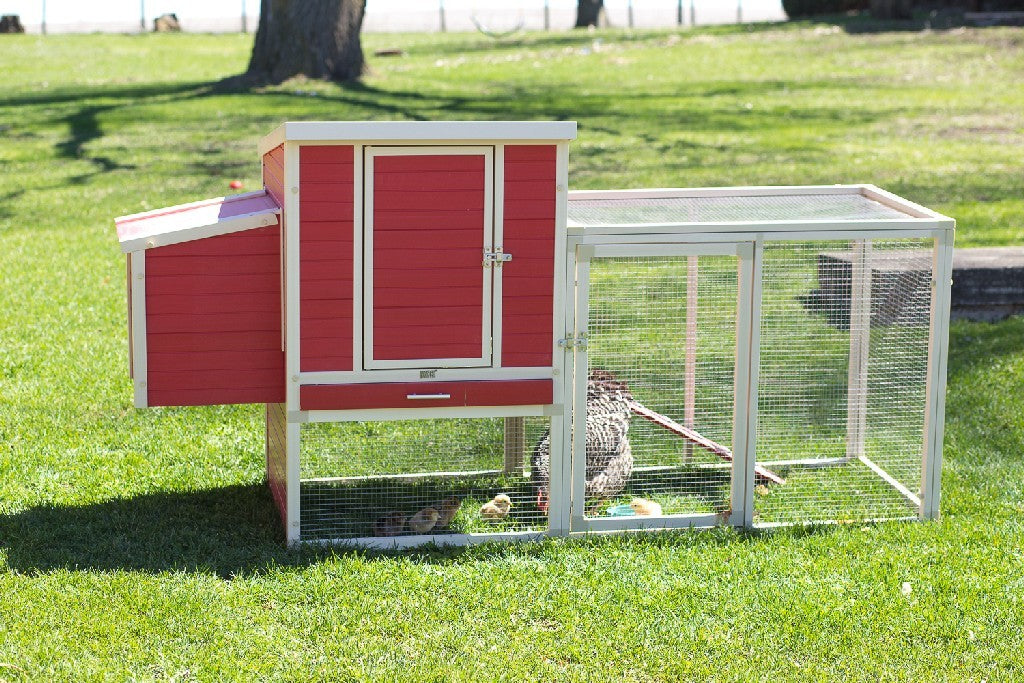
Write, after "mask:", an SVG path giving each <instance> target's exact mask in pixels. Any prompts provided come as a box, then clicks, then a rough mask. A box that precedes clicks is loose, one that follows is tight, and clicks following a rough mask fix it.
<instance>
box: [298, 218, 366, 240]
mask: <svg viewBox="0 0 1024 683" xmlns="http://www.w3.org/2000/svg"><path fill="white" fill-rule="evenodd" d="M300 238H301V239H302V241H303V242H306V241H324V242H328V241H341V242H347V243H349V244H351V243H352V241H353V228H352V221H350V220H349V221H304V222H303V223H302V230H301V232H300Z"/></svg>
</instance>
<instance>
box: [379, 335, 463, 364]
mask: <svg viewBox="0 0 1024 683" xmlns="http://www.w3.org/2000/svg"><path fill="white" fill-rule="evenodd" d="M376 344H377V340H376V339H374V351H373V353H374V358H375V359H376V360H423V361H425V362H427V363H429V362H430V361H431V360H442V359H445V358H479V357H480V351H481V347H480V339H479V338H478V339H477V340H476V346H475V347H471V348H472V350H470V346H469V345H468V344H465V343H463V344H417V345H416V347H415V351H410V350H409V349H410V347H409V343H408V342H407V341H405V340H400V344H399V345H398V346H383V347H379V348H378V347H377V346H376Z"/></svg>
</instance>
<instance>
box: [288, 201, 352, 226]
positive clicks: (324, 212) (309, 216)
mask: <svg viewBox="0 0 1024 683" xmlns="http://www.w3.org/2000/svg"><path fill="white" fill-rule="evenodd" d="M299 220H300V221H302V222H303V223H304V222H306V221H342V222H348V223H351V222H352V204H344V203H341V202H313V201H305V200H300V201H299Z"/></svg>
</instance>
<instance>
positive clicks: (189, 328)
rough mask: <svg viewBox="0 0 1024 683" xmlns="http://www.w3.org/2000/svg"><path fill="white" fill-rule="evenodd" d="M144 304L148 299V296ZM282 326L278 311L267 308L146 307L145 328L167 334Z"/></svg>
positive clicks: (249, 330)
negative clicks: (196, 309)
mask: <svg viewBox="0 0 1024 683" xmlns="http://www.w3.org/2000/svg"><path fill="white" fill-rule="evenodd" d="M146 304H147V308H149V301H148V298H147V302H146ZM279 329H281V319H280V316H279V315H276V314H274V315H269V314H268V313H267V312H266V311H256V312H245V313H238V312H235V313H203V314H197V313H189V314H184V315H182V314H176V313H157V312H151V311H147V313H146V332H147V333H152V334H166V333H176V332H203V333H206V334H215V333H217V332H238V331H247V332H264V331H269V330H279Z"/></svg>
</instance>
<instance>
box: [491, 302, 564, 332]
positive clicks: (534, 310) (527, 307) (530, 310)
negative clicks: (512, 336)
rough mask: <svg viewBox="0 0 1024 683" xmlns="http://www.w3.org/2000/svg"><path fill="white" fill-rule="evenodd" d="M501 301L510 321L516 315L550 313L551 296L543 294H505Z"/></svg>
mask: <svg viewBox="0 0 1024 683" xmlns="http://www.w3.org/2000/svg"><path fill="white" fill-rule="evenodd" d="M501 302H502V306H503V307H504V311H505V313H506V314H507V315H508V316H509V321H510V322H512V318H514V317H516V316H517V315H545V314H548V313H550V312H551V310H552V308H553V306H552V304H551V298H550V297H544V296H522V297H515V296H507V297H504V298H503V299H502V301H501ZM503 320H504V318H503ZM506 332H515V330H506Z"/></svg>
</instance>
